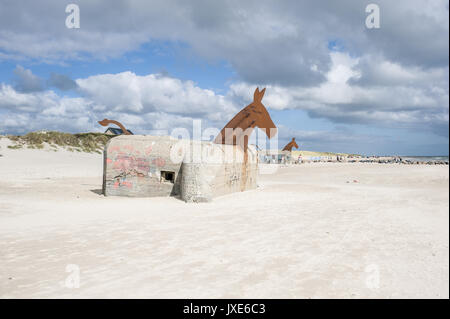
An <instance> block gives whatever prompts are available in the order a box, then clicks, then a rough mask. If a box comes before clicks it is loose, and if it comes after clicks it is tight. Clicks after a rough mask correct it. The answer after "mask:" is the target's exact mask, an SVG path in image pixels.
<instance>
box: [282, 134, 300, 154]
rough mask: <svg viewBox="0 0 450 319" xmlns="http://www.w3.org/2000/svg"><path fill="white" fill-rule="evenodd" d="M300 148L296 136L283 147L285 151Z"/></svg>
mask: <svg viewBox="0 0 450 319" xmlns="http://www.w3.org/2000/svg"><path fill="white" fill-rule="evenodd" d="M293 147H295V148H298V145H297V143H296V142H295V137H293V138H292V141H290V142H289V143H287V145H286V146H285V147H284V148H283V151H289V152H291V151H292V148H293Z"/></svg>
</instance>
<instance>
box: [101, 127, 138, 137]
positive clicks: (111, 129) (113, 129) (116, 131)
mask: <svg viewBox="0 0 450 319" xmlns="http://www.w3.org/2000/svg"><path fill="white" fill-rule="evenodd" d="M127 131H128V132H129V133H130V134H131V135H133V132H131V131H130V130H127ZM105 134H106V135H122V134H123V131H122V129H120V128H117V127H108V128H107V129H106V131H105Z"/></svg>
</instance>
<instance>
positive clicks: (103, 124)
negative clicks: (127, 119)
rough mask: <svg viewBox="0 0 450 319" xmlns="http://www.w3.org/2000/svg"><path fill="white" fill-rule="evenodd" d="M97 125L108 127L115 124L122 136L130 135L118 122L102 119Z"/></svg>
mask: <svg viewBox="0 0 450 319" xmlns="http://www.w3.org/2000/svg"><path fill="white" fill-rule="evenodd" d="M98 124H100V125H102V126H108V125H109V124H115V125H117V126H118V127H120V129H121V130H122V134H124V135H131V133H130V132H129V131H128V130H127V129H126V128H125V126H123V125H122V123H120V122H118V121H115V120H108V119H103V120H101V121H98Z"/></svg>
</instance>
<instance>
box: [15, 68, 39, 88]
mask: <svg viewBox="0 0 450 319" xmlns="http://www.w3.org/2000/svg"><path fill="white" fill-rule="evenodd" d="M13 73H14V82H15V89H16V90H17V91H20V92H37V91H42V90H43V89H44V85H43V81H42V79H41V78H39V77H38V76H36V75H34V74H33V73H32V72H31V70H28V69H25V68H23V67H22V66H21V65H18V66H17V67H16V68H15V69H14V71H13Z"/></svg>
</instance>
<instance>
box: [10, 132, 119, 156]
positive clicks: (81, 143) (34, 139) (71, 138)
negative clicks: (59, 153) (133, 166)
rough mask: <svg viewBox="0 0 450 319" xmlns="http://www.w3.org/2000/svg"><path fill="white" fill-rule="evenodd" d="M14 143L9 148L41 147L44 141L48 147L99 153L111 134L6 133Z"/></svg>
mask: <svg viewBox="0 0 450 319" xmlns="http://www.w3.org/2000/svg"><path fill="white" fill-rule="evenodd" d="M6 137H7V138H9V139H10V140H11V141H13V142H14V143H15V145H10V146H8V148H10V149H20V148H23V147H27V148H31V149H43V148H44V145H45V143H46V144H48V145H49V146H50V147H52V148H54V149H57V147H62V148H65V149H67V150H69V151H77V152H87V153H101V152H102V150H103V148H104V147H105V144H106V142H108V141H109V139H110V138H112V137H113V136H111V135H106V134H103V133H77V134H71V133H64V132H57V131H50V132H30V133H27V134H25V135H7V136H6Z"/></svg>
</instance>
